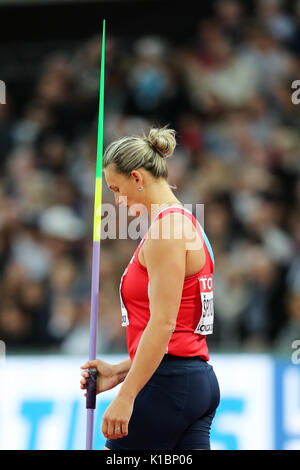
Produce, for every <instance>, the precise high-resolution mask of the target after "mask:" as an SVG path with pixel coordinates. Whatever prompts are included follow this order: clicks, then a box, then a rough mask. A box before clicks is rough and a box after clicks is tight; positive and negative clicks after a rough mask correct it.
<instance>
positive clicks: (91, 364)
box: [80, 359, 98, 369]
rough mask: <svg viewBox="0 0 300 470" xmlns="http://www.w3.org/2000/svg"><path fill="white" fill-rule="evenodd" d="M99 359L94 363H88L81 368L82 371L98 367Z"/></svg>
mask: <svg viewBox="0 0 300 470" xmlns="http://www.w3.org/2000/svg"><path fill="white" fill-rule="evenodd" d="M97 362H98V359H95V360H93V361H87V362H86V363H85V364H84V365H83V366H80V368H81V369H88V368H89V367H97Z"/></svg>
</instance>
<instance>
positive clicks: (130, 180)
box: [103, 165, 145, 215]
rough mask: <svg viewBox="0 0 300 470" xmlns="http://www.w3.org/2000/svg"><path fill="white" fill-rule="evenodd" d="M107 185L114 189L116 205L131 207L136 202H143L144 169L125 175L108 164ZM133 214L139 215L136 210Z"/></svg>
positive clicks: (105, 174) (106, 170)
mask: <svg viewBox="0 0 300 470" xmlns="http://www.w3.org/2000/svg"><path fill="white" fill-rule="evenodd" d="M103 171H104V176H105V179H106V183H107V186H108V187H109V188H110V189H111V190H112V191H113V193H114V196H115V203H116V206H119V205H125V206H126V207H127V208H128V209H129V214H130V207H132V206H133V205H134V204H143V200H144V198H143V194H142V193H143V191H139V190H138V188H142V187H143V182H144V176H145V175H144V170H143V169H139V170H133V171H132V172H131V174H130V176H127V175H123V174H121V173H118V172H116V171H115V170H114V168H113V165H108V166H107V167H106V168H105V169H104V170H103ZM131 215H137V214H136V211H134V213H133V214H131Z"/></svg>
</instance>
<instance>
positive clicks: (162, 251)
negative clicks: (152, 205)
mask: <svg viewBox="0 0 300 470" xmlns="http://www.w3.org/2000/svg"><path fill="white" fill-rule="evenodd" d="M178 216H180V214H179V215H178V214H168V215H166V216H165V217H164V218H163V219H160V220H159V221H157V222H155V224H159V227H158V232H156V234H157V233H158V236H156V237H153V238H151V232H150V239H149V240H147V243H145V245H144V249H143V254H144V260H145V264H146V268H147V271H148V277H149V283H150V287H149V301H150V314H151V317H150V318H151V320H154V321H158V322H162V323H164V324H169V325H172V326H173V327H175V325H176V319H177V315H178V311H179V307H180V301H181V297H182V288H183V283H184V277H185V261H186V249H185V241H184V239H183V238H176V235H175V230H174V228H175V226H176V223H178V221H179V217H178ZM166 218H168V220H166ZM163 220H165V222H167V223H169V224H170V236H168V237H163V236H162V230H161V228H162V221H163ZM155 228H157V227H153V229H155Z"/></svg>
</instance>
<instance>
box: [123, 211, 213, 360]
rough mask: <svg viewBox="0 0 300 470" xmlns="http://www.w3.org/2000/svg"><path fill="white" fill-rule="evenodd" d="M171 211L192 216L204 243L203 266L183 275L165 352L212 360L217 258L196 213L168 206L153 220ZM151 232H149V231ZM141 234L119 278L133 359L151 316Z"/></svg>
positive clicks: (129, 346) (143, 239) (190, 217)
mask: <svg viewBox="0 0 300 470" xmlns="http://www.w3.org/2000/svg"><path fill="white" fill-rule="evenodd" d="M171 212H179V213H182V214H184V215H186V216H187V217H188V218H189V219H191V220H192V222H193V224H194V226H195V228H196V230H197V232H198V234H199V236H200V238H201V240H202V243H203V246H204V250H205V255H206V259H205V264H204V266H203V268H202V269H201V270H200V271H199V272H197V273H195V274H193V275H192V276H186V277H185V279H184V284H183V290H182V297H181V303H180V308H179V311H178V316H177V321H176V328H175V330H174V332H173V334H172V336H171V339H170V341H169V344H168V347H167V351H166V353H168V354H171V355H174V356H185V357H191V356H199V357H201V358H202V359H204V360H205V361H208V360H209V355H208V348H207V344H206V335H207V334H212V332H213V286H212V275H213V269H214V261H213V254H212V250H211V247H210V245H209V247H207V244H209V241H208V240H207V238H206V235H205V233H204V231H203V229H202V227H201V226H200V224H199V223H198V221H197V219H196V218H195V217H194V215H193V214H192V213H191V212H190V211H189V210H187V209H185V208H181V207H176V206H172V207H167V208H165V209H162V210H161V212H159V213H158V214H157V216H156V217H155V219H154V220H157V219H158V218H161V217H163V216H165V215H166V214H169V213H171ZM147 233H148V232H147ZM147 233H146V234H145V235H144V237H143V238H142V240H141V242H140V243H139V245H138V247H137V249H136V250H135V252H134V255H133V257H132V258H131V260H130V262H129V264H128V266H127V267H126V269H125V271H124V273H123V276H122V278H121V282H120V289H119V292H120V302H121V310H122V326H126V327H127V335H126V336H127V348H128V353H129V356H130V359H131V361H132V360H133V358H134V355H135V353H136V350H137V347H138V344H139V341H140V339H141V336H142V334H143V331H144V329H145V328H146V326H147V323H148V321H149V319H150V309H149V278H148V273H147V269H146V268H145V267H144V266H142V264H141V263H140V262H139V259H138V254H139V251H140V249H141V247H142V245H143V243H144V241H145V239H146V236H147Z"/></svg>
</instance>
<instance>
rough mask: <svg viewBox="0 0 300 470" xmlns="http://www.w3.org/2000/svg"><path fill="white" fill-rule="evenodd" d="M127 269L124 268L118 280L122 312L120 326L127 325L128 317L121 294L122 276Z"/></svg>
mask: <svg viewBox="0 0 300 470" xmlns="http://www.w3.org/2000/svg"><path fill="white" fill-rule="evenodd" d="M127 269H128V268H126V269H125V271H124V273H123V276H122V277H121V281H120V287H119V294H120V304H121V313H122V326H128V325H129V319H128V312H127V309H126V307H125V305H124V302H123V299H122V294H121V288H122V282H123V277H124V276H125V274H126V272H127Z"/></svg>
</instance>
